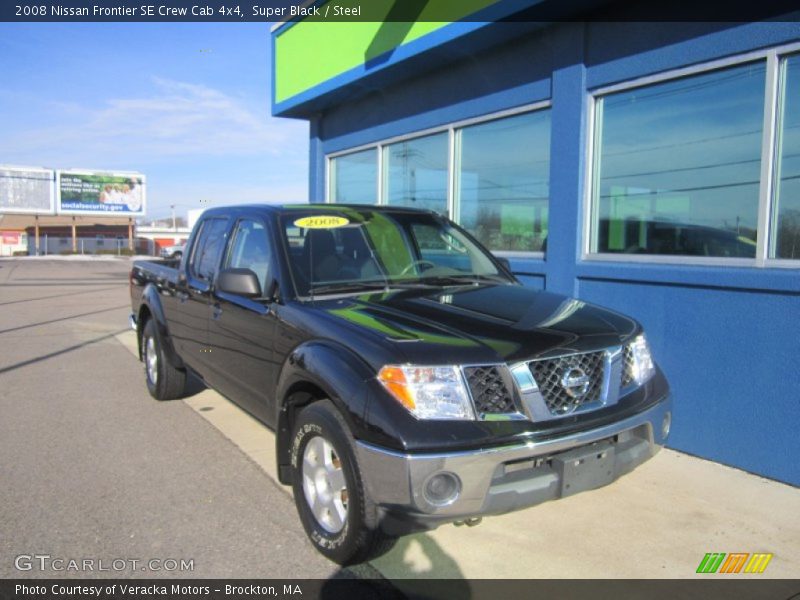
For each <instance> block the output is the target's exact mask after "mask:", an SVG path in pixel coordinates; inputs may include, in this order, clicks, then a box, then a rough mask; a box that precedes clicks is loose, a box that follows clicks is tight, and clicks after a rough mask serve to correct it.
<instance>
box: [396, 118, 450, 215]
mask: <svg viewBox="0 0 800 600" xmlns="http://www.w3.org/2000/svg"><path fill="white" fill-rule="evenodd" d="M447 139H448V136H447V132H442V133H438V134H436V135H429V136H426V137H422V138H417V139H414V140H408V141H405V142H398V143H396V144H391V145H389V146H386V147H384V149H383V169H384V177H385V180H384V185H385V187H384V197H385V198H386V203H387V204H389V205H392V206H411V207H415V208H427V209H430V210H435V211H436V212H438V213H441V214H445V213H446V212H447V145H448V143H447Z"/></svg>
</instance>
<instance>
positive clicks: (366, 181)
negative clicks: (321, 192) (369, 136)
mask: <svg viewBox="0 0 800 600" xmlns="http://www.w3.org/2000/svg"><path fill="white" fill-rule="evenodd" d="M329 173H330V190H329V197H330V199H331V202H342V203H349V204H376V203H377V201H378V198H377V185H378V158H377V151H376V150H375V148H370V149H369V150H362V151H361V152H354V153H352V154H346V155H343V156H337V157H335V158H331V159H330V167H329Z"/></svg>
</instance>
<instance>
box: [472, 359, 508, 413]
mask: <svg viewBox="0 0 800 600" xmlns="http://www.w3.org/2000/svg"><path fill="white" fill-rule="evenodd" d="M464 376H465V377H466V378H467V385H469V390H470V392H471V393H472V400H473V402H474V403H475V409H476V410H477V411H478V413H479V414H480V413H482V414H507V413H513V412H516V410H517V408H516V406H515V405H514V398H513V397H512V395H511V393H510V392H509V390H508V386H506V384H505V382H504V381H503V377H502V375H501V373H500V369H499V368H498V367H495V366H482V367H464Z"/></svg>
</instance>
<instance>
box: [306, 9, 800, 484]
mask: <svg viewBox="0 0 800 600" xmlns="http://www.w3.org/2000/svg"><path fill="white" fill-rule="evenodd" d="M494 35H496V36H497V38H498V40H503V41H502V42H500V43H499V44H498V45H496V46H494V47H492V48H491V49H484V50H482V51H481V52H479V53H477V54H471V53H468V52H465V55H464V56H463V57H457V58H456V59H455V60H454V62H453V63H452V64H450V65H448V66H445V67H440V68H438V69H436V70H434V71H428V72H425V73H424V74H421V75H417V76H416V77H411V78H410V79H404V80H402V81H398V82H395V83H393V84H391V85H382V87H380V88H374V89H370V88H369V87H368V86H361V87H359V88H358V89H357V90H354V96H353V98H351V99H349V100H348V101H347V102H341V103H339V104H337V105H335V106H332V107H329V108H328V109H326V110H324V111H322V112H321V113H317V114H315V115H309V118H310V120H311V122H312V127H311V156H310V159H311V167H310V182H309V184H310V198H311V200H312V201H323V200H324V199H325V189H324V188H325V155H326V154H329V153H332V152H338V151H341V150H345V149H348V148H352V147H355V146H360V145H363V144H368V143H372V142H376V141H380V140H384V139H386V138H390V137H393V136H398V135H403V134H407V133H412V132H415V131H420V130H424V129H426V128H430V127H435V126H440V125H445V124H447V123H451V122H455V121H460V120H463V119H467V118H472V117H477V116H481V115H485V114H489V113H493V112H497V111H500V110H504V109H508V108H512V107H516V106H522V105H526V104H531V103H534V102H537V101H541V100H547V99H549V100H551V102H552V108H551V110H552V113H551V115H552V130H551V140H552V141H551V173H550V218H549V226H550V230H549V234H548V247H547V254H546V256H545V258H543V259H542V258H513V259H512V261H511V262H512V267H513V269H514V270H515V272H516V273H517V274H518V275H519V276H520V279H521V280H522V281H523V282H524V283H525V284H526V285H530V286H531V287H534V288H537V289H548V290H551V291H556V292H561V293H565V294H570V295H575V296H578V297H579V298H582V299H585V300H588V301H591V302H595V303H597V304H601V305H604V306H608V307H611V308H614V309H617V310H619V311H621V312H624V313H627V314H630V315H633V316H635V317H636V318H637V319H639V320H640V321H641V322H642V323H643V324H644V326H645V329H646V331H647V332H648V337H649V339H650V341H651V344H652V346H653V349H654V352H655V356H656V358H657V360H658V361H659V363H660V364H661V366H662V368H663V369H664V371H665V372H666V374H667V376H668V378H669V380H670V382H671V384H672V387H673V391H674V398H675V416H674V425H673V434H672V438H671V442H670V445H671V446H672V447H674V448H676V449H678V450H682V451H686V452H689V453H692V454H697V455H700V456H703V457H706V458H709V459H713V460H716V461H719V462H722V463H726V464H730V465H734V466H737V467H740V468H743V469H746V470H749V471H753V472H756V473H760V474H763V475H765V476H767V477H771V478H776V479H779V480H783V481H787V482H790V483H792V484H795V485H800V461H799V460H798V456H800V435H798V431H800V365H798V362H800V269H797V268H788V269H783V268H750V267H727V266H722V267H716V266H714V267H711V266H696V265H691V266H690V265H680V264H669V265H667V264H651V263H647V264H645V263H634V262H630V263H625V262H613V263H610V262H605V261H598V260H583V259H582V258H581V248H582V243H583V240H582V225H581V224H582V222H583V217H584V215H583V214H582V211H583V198H584V195H585V185H586V183H585V182H586V178H585V172H586V169H587V164H586V155H587V154H586V144H587V136H588V134H589V132H588V131H587V123H586V121H587V115H588V111H587V102H588V96H589V92H590V91H591V90H592V89H595V88H598V87H601V86H606V85H609V84H612V83H616V82H622V81H627V80H631V79H634V78H637V77H641V76H643V75H647V74H652V73H658V72H662V71H665V70H670V69H675V68H680V67H684V66H688V65H692V64H697V63H702V62H705V61H709V60H714V59H717V58H721V57H725V56H730V55H735V54H740V53H743V52H747V51H750V50H755V49H758V48H763V47H769V46H774V45H779V44H782V43H787V42H791V41H797V40H798V39H800V28H798V25H797V23H794V22H775V23H768V24H758V23H744V24H741V23H726V24H707V23H678V24H667V23H588V24H582V23H565V24H559V25H554V26H552V27H550V28H548V29H546V30H538V31H531V32H530V33H529V34H527V35H523V36H522V37H516V38H514V39H506V38H504V30H503V26H502V25H500V24H498V25H496V26H495V29H494ZM463 47H464V48H467V47H468V42H465V45H464V46H463ZM419 66H420V69H422V68H423V63H422V62H421V63H419ZM677 260H678V261H679V260H680V259H679V258H678V259H677Z"/></svg>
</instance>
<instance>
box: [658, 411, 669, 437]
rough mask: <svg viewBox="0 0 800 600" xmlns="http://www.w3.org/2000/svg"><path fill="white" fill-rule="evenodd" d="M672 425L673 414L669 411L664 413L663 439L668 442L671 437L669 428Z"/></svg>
mask: <svg viewBox="0 0 800 600" xmlns="http://www.w3.org/2000/svg"><path fill="white" fill-rule="evenodd" d="M671 425H672V413H671V412H669V411H667V412H666V413H664V419H663V420H662V421H661V438H662V439H664V440H666V439H667V436H669V428H670V426H671Z"/></svg>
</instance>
